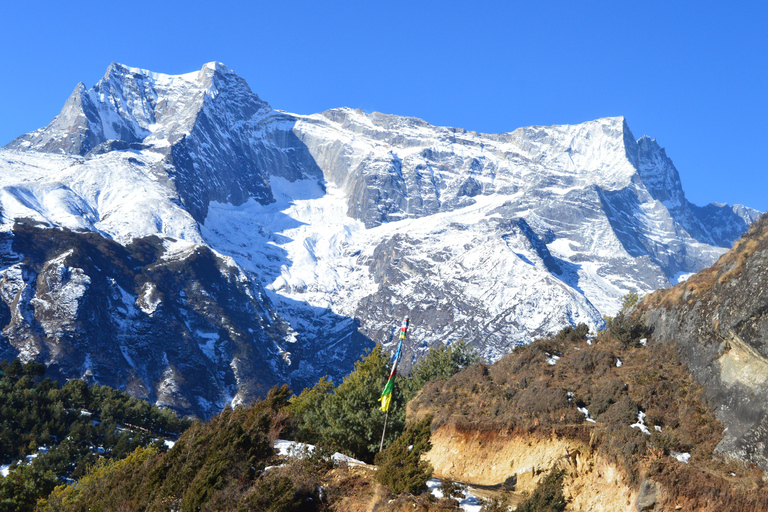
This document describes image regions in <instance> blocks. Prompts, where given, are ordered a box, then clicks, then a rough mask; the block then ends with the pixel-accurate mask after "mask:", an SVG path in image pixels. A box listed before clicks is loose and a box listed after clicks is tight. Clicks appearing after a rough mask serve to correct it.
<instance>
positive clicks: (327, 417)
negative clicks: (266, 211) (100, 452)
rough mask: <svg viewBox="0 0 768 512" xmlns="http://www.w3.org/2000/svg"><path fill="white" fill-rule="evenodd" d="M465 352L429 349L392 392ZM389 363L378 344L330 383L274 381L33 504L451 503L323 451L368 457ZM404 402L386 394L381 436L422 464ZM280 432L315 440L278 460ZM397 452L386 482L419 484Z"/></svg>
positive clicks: (343, 508)
mask: <svg viewBox="0 0 768 512" xmlns="http://www.w3.org/2000/svg"><path fill="white" fill-rule="evenodd" d="M473 357H474V355H473V354H472V353H471V352H470V351H468V350H467V346H466V345H464V344H457V345H456V346H454V347H449V348H446V347H442V348H440V349H437V350H433V351H430V353H429V355H428V356H427V357H426V358H425V359H424V360H423V361H421V362H420V363H419V364H418V365H417V366H416V367H415V369H414V371H413V372H412V374H411V375H410V376H408V377H403V378H401V379H399V381H398V384H397V388H398V394H400V395H402V394H403V393H408V394H415V393H416V392H418V390H419V389H420V388H421V386H422V385H423V384H424V382H425V381H426V380H427V379H430V378H431V379H435V378H438V379H440V378H447V377H449V376H450V375H452V374H454V373H455V372H456V371H458V370H459V369H460V368H462V367H464V366H465V363H468V362H471V359H472V358H473ZM388 370H389V364H388V358H387V357H386V355H385V354H383V353H382V351H381V347H376V348H375V349H374V350H372V351H371V352H370V353H369V354H368V355H366V356H365V357H364V358H363V359H362V360H361V361H359V362H358V364H357V365H356V367H355V371H354V372H353V373H352V374H350V375H349V376H348V377H347V378H346V379H345V380H344V382H342V383H340V384H339V385H338V386H336V387H334V386H333V385H332V384H331V383H329V382H328V381H327V380H326V379H322V380H321V381H320V382H319V383H318V384H317V385H316V386H315V387H314V388H312V389H307V390H305V392H304V393H302V394H301V395H300V396H298V397H293V398H291V400H290V402H289V401H288V398H289V395H290V391H289V390H288V388H287V386H282V387H280V388H273V389H272V390H270V392H269V394H268V396H267V398H266V399H264V400H262V401H259V402H257V403H255V404H251V405H248V406H244V405H242V406H238V407H235V408H226V409H224V410H223V411H222V412H221V413H220V414H218V415H216V416H214V417H213V418H211V419H210V421H208V422H207V423H195V424H194V425H193V426H192V427H190V428H189V429H188V430H187V431H186V432H184V434H183V435H182V436H181V437H180V438H179V439H178V441H177V442H176V443H175V445H174V446H173V448H172V449H171V450H169V451H168V452H167V453H161V452H160V451H158V450H157V448H156V447H149V448H140V449H137V450H136V451H135V452H134V453H133V454H131V455H130V456H129V457H127V458H126V459H124V460H119V461H117V460H116V461H111V462H108V463H106V464H104V465H102V466H98V467H94V468H92V470H91V471H90V472H89V473H88V474H87V475H85V476H83V477H82V478H80V480H79V481H78V482H77V483H76V484H75V485H69V486H66V487H64V486H62V487H59V488H57V489H56V490H55V491H54V492H53V493H52V494H51V495H50V496H49V497H48V498H47V500H46V501H45V502H44V503H43V504H42V505H41V506H40V508H41V509H42V510H46V511H54V510H81V509H85V508H87V507H98V508H101V509H104V510H120V509H121V508H123V509H130V510H136V511H139V510H185V511H186V510H242V511H246V510H253V511H260V512H261V511H276V512H277V511H281V512H282V511H286V510H304V511H313V510H317V511H325V510H335V511H339V512H349V511H351V510H360V511H361V512H362V511H363V510H369V509H370V508H369V507H370V506H373V505H374V504H376V506H377V508H376V510H382V511H384V510H389V511H395V510H406V509H407V510H412V509H413V503H420V504H421V505H423V506H427V507H429V509H430V510H445V509H455V508H456V502H455V501H453V500H443V501H436V500H434V499H433V498H428V497H427V496H423V497H413V496H410V497H403V499H400V500H394V504H390V501H392V500H393V499H394V496H392V495H391V493H390V492H389V491H387V489H386V488H383V487H382V486H380V485H378V484H375V483H374V478H373V477H374V475H375V472H374V471H373V470H372V469H371V468H370V467H369V468H359V467H358V468H350V467H347V466H346V464H341V467H338V466H339V464H337V463H334V461H333V460H332V459H331V458H330V455H331V454H332V453H333V451H334V450H341V451H344V452H345V453H347V454H352V455H355V456H356V457H361V458H365V459H369V460H372V459H373V454H374V453H376V452H377V451H378V448H379V441H380V439H381V436H382V427H383V421H384V417H385V416H384V413H383V412H382V411H381V410H380V408H379V405H380V404H379V402H378V398H379V395H380V392H381V389H382V388H383V386H384V384H385V382H386V381H387V376H388ZM403 409H404V405H403V404H402V403H401V401H400V400H397V401H393V405H392V407H391V409H390V413H391V414H390V415H389V418H390V420H391V421H390V422H389V428H388V432H389V435H388V436H387V438H386V444H387V445H390V444H391V445H392V446H393V449H396V450H397V452H396V453H397V454H400V455H401V454H402V453H404V452H405V453H407V454H408V456H410V457H411V458H412V459H413V460H412V461H411V462H412V463H413V465H414V466H415V467H417V468H420V469H422V470H424V469H425V467H424V466H425V463H423V462H421V463H419V455H420V453H421V451H422V450H423V449H425V448H427V445H428V437H429V423H428V422H425V423H424V424H422V425H421V426H420V427H419V429H418V433H413V432H409V431H408V430H407V429H405V433H404V432H403V431H404V426H403V421H402V418H403V416H404V410H403ZM279 434H281V435H297V436H301V437H302V439H304V440H308V441H313V442H314V443H319V444H320V445H321V446H322V447H319V448H317V449H316V450H315V451H314V452H313V453H312V454H310V453H305V454H304V455H305V456H306V458H305V460H297V461H293V462H290V461H288V462H286V461H282V460H280V459H279V458H277V457H276V454H275V451H274V450H273V449H272V443H273V442H274V441H275V439H276V437H277V436H278V435H279ZM401 434H403V437H399V436H400V435H401ZM409 436H411V437H409ZM414 437H415V438H417V439H418V442H415V441H414ZM370 445H375V448H370ZM409 445H415V447H412V448H411V449H409ZM386 453H387V450H385V452H384V454H386ZM400 455H398V456H395V455H391V456H389V458H388V459H387V457H385V458H384V460H385V461H387V460H388V461H389V463H390V464H389V468H390V469H389V470H388V473H390V474H389V475H388V476H389V477H390V478H389V480H388V481H389V482H393V483H392V486H395V487H396V484H399V483H405V488H412V487H415V489H417V490H421V488H422V487H424V484H425V482H426V479H427V478H428V472H423V471H422V474H421V475H414V474H412V473H408V474H407V475H406V474H404V475H398V474H397V473H398V471H403V472H407V471H408V469H409V468H408V467H407V464H404V463H403V460H402V459H403V458H404V457H402V456H400ZM406 458H407V457H406ZM278 464H279V465H280V466H279V467H274V466H276V465H278ZM267 465H271V466H272V467H269V468H267ZM403 466H406V467H403ZM425 475H427V476H425ZM422 510H426V509H425V508H422Z"/></svg>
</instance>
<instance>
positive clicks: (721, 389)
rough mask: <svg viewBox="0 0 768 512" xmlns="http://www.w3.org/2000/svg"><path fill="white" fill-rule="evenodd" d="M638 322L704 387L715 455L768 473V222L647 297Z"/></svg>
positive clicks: (761, 222)
mask: <svg viewBox="0 0 768 512" xmlns="http://www.w3.org/2000/svg"><path fill="white" fill-rule="evenodd" d="M635 316H636V317H637V318H639V319H640V320H641V321H643V322H644V323H645V324H647V325H648V326H649V327H650V328H652V329H653V331H654V337H655V338H656V339H658V340H660V341H663V342H665V343H671V344H674V345H675V346H677V347H678V348H679V351H680V357H681V360H682V361H683V362H684V363H685V364H686V365H687V366H688V367H689V369H690V371H691V372H692V373H693V375H694V376H695V377H696V380H697V381H698V382H699V383H701V384H702V385H703V387H704V390H705V395H706V397H707V400H708V401H709V402H710V403H712V404H713V406H714V407H715V410H716V413H717V418H718V420H719V421H720V422H721V423H722V424H723V425H724V426H725V427H726V430H725V432H724V434H723V439H722V441H721V442H720V444H719V445H718V446H717V450H718V451H720V452H722V453H723V454H727V455H729V456H733V457H737V458H739V459H742V460H746V461H750V462H754V463H756V464H758V465H759V466H760V467H761V468H763V469H764V470H768V434H767V432H768V405H766V404H768V385H766V384H768V216H765V215H763V216H762V217H761V218H760V219H759V220H758V221H757V222H755V223H754V224H753V225H752V227H751V228H750V229H749V231H748V232H747V233H746V234H745V235H744V236H743V237H742V238H741V239H740V240H739V241H738V242H737V243H736V244H735V245H734V247H733V248H732V249H731V250H730V251H729V252H728V253H726V254H725V255H723V256H722V257H721V258H720V259H719V260H718V261H717V263H716V264H715V265H713V266H712V267H710V268H708V269H706V270H703V271H701V272H699V273H698V274H696V275H694V276H692V277H691V278H689V279H688V280H687V281H685V282H684V283H680V284H678V285H677V286H675V287H673V288H671V289H668V290H661V291H658V292H656V293H653V294H651V295H649V296H647V297H645V298H644V300H643V301H642V302H641V303H640V304H639V305H638V308H637V311H636V312H635Z"/></svg>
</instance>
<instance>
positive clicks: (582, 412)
mask: <svg viewBox="0 0 768 512" xmlns="http://www.w3.org/2000/svg"><path fill="white" fill-rule="evenodd" d="M576 409H577V410H578V411H579V412H580V413H581V414H583V415H584V419H585V420H587V421H588V422H590V423H597V422H596V421H595V420H593V419H592V418H590V417H589V411H588V410H587V408H586V407H577V408H576Z"/></svg>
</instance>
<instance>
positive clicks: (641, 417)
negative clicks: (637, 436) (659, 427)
mask: <svg viewBox="0 0 768 512" xmlns="http://www.w3.org/2000/svg"><path fill="white" fill-rule="evenodd" d="M630 427H632V428H638V429H640V432H642V433H643V434H647V435H651V431H650V430H648V427H647V426H646V425H645V413H644V412H643V411H640V412H638V413H637V423H633V424H632V425H630Z"/></svg>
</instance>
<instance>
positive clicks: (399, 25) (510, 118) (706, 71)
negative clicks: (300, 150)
mask: <svg viewBox="0 0 768 512" xmlns="http://www.w3.org/2000/svg"><path fill="white" fill-rule="evenodd" d="M370 4H372V3H371V2H362V1H360V0H357V1H354V2H353V1H328V2H319V1H311V2H310V1H307V2H297V1H290V0H284V1H270V2H259V1H253V0H252V1H243V2H223V3H219V2H210V1H206V2H201V1H198V0H187V1H183V2H182V1H163V0H155V1H151V2H129V1H124V2H104V1H99V2H93V1H77V0H74V1H67V2H60V1H56V2H53V1H43V2H29V3H23V2H5V4H4V6H3V8H2V16H3V23H2V32H0V70H2V71H0V73H1V74H0V77H1V78H0V98H1V99H0V145H4V144H6V143H8V142H9V141H10V140H11V139H13V138H14V137H16V136H18V135H21V134H23V133H26V132H28V131H31V130H34V129H36V128H39V127H41V126H45V125H46V124H48V122H49V121H50V120H51V119H52V118H53V117H54V116H55V115H56V114H57V113H58V112H59V110H60V109H61V107H62V106H63V104H64V101H65V100H66V98H67V97H68V96H69V94H70V93H71V92H72V90H73V89H74V87H75V85H76V84H77V83H78V82H80V81H82V82H84V83H85V84H86V86H88V87H91V86H93V85H94V84H95V83H96V82H97V81H98V80H99V78H100V77H101V76H102V75H103V74H104V72H105V71H106V68H107V66H108V65H109V63H110V62H112V61H116V62H120V63H123V64H126V65H129V66H135V67H141V68H145V69H150V70H152V71H157V72H162V73H169V74H178V73H185V72H189V71H194V70H197V69H200V67H201V66H202V65H203V64H204V63H205V62H209V61H221V62H223V63H225V64H227V65H228V66H229V67H230V68H232V69H233V70H234V71H235V72H237V73H238V74H239V75H240V76H242V77H243V78H245V79H246V80H247V81H248V83H249V84H250V86H251V88H252V89H253V90H254V92H256V93H258V94H259V95H260V96H261V97H262V99H264V100H266V101H268V102H269V103H270V104H271V105H272V106H273V107H274V108H277V109H281V110H287V111H289V112H295V113H299V114H311V113H315V112H320V111H322V110H325V109H328V108H333V107H341V106H348V107H355V108H362V109H363V110H366V111H373V110H377V111H380V112H386V113H391V114H400V115H408V116H415V117H420V118H422V119H424V120H426V121H427V122H429V123H432V124H435V125H443V126H455V127H461V128H466V129H469V130H477V131H481V132H488V133H496V132H505V131H511V130H514V129H515V128H518V127H520V126H526V125H532V124H539V125H550V124H563V123H569V124H570V123H580V122H583V121H588V120H592V119H596V118H599V117H604V116H618V115H623V116H626V118H627V120H628V122H629V126H630V128H631V129H632V131H633V133H634V135H635V136H636V137H640V136H641V135H643V134H647V135H649V136H651V137H655V138H657V139H658V141H659V143H660V144H661V146H663V147H665V148H666V149H667V154H668V155H669V156H670V157H671V158H672V160H673V161H674V162H675V165H676V167H677V168H678V170H679V171H680V174H681V177H682V181H683V187H684V188H685V190H686V193H687V196H688V198H689V199H690V200H691V201H693V202H694V203H696V204H705V203H708V202H710V201H719V202H728V203H741V204H745V205H748V206H752V207H754V208H757V209H760V210H763V211H766V210H768V165H766V156H765V153H766V134H765V129H764V127H765V124H766V121H768V99H767V97H766V94H768V2H752V1H746V2H732V3H730V4H729V5H726V4H724V3H722V2H709V1H697V2H693V1H690V2H656V1H649V2H616V1H615V0H613V1H605V2H597V1H595V2H574V1H568V2H565V1H563V2H555V1H553V2H513V1H503V2H502V1H499V2H495V1H494V2H467V1H461V2H456V1H452V0H443V1H415V2H414V1H413V0H411V1H388V2H376V3H375V4H374V5H370Z"/></svg>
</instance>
